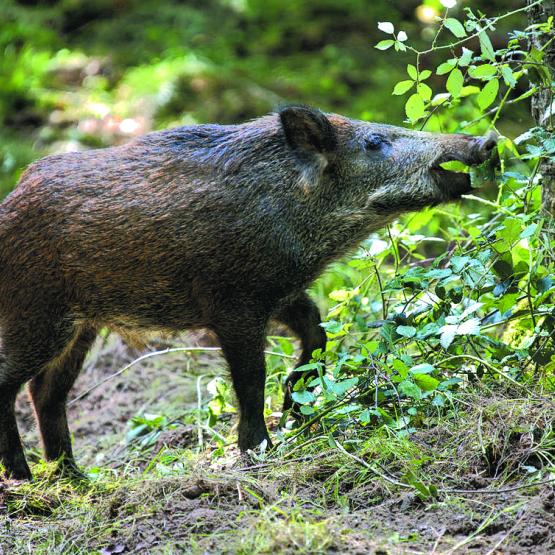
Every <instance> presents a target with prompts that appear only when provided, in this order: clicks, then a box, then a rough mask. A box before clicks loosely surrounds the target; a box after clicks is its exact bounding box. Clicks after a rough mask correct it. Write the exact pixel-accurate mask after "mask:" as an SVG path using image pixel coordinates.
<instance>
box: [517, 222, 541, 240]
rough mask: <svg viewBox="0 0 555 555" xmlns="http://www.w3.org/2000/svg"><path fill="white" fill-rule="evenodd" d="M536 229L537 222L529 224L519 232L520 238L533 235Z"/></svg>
mask: <svg viewBox="0 0 555 555" xmlns="http://www.w3.org/2000/svg"><path fill="white" fill-rule="evenodd" d="M536 229H538V224H530V225H529V226H527V227H526V228H525V229H524V231H523V232H522V233H521V234H520V238H521V239H526V237H530V236H532V235H534V233H536Z"/></svg>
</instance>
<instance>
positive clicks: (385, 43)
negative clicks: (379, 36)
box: [374, 39, 395, 50]
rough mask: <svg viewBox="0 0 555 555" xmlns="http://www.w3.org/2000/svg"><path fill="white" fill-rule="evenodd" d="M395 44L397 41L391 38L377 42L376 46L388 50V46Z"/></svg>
mask: <svg viewBox="0 0 555 555" xmlns="http://www.w3.org/2000/svg"><path fill="white" fill-rule="evenodd" d="M394 44H395V41H394V40H391V39H387V40H381V41H380V42H378V44H376V46H375V47H374V48H377V49H378V50H387V49H388V48H391V47H392V46H393V45H394Z"/></svg>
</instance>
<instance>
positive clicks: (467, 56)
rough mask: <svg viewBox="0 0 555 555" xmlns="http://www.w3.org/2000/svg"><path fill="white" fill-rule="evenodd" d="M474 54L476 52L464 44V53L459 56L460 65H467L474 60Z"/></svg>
mask: <svg viewBox="0 0 555 555" xmlns="http://www.w3.org/2000/svg"><path fill="white" fill-rule="evenodd" d="M473 54H474V52H472V50H469V49H468V48H465V47H464V46H463V49H462V55H461V57H460V58H459V66H461V67H466V66H467V65H468V64H469V63H470V61H471V60H472V55H473Z"/></svg>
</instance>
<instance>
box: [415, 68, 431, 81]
mask: <svg viewBox="0 0 555 555" xmlns="http://www.w3.org/2000/svg"><path fill="white" fill-rule="evenodd" d="M431 74H432V72H431V71H430V70H429V69H424V70H422V71H421V72H420V75H419V76H418V80H419V81H425V80H426V79H428V77H430V75H431Z"/></svg>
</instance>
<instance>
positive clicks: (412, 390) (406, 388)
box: [397, 380, 422, 399]
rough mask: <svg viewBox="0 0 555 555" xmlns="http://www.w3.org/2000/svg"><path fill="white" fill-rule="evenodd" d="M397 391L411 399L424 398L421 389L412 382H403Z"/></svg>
mask: <svg viewBox="0 0 555 555" xmlns="http://www.w3.org/2000/svg"><path fill="white" fill-rule="evenodd" d="M397 389H398V390H399V393H402V394H403V395H406V396H407V397H411V398H412V399H420V398H421V397H422V391H421V390H420V388H419V387H418V386H417V385H416V384H415V383H414V382H412V381H410V380H403V381H402V382H401V383H400V384H399V385H398V386H397Z"/></svg>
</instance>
